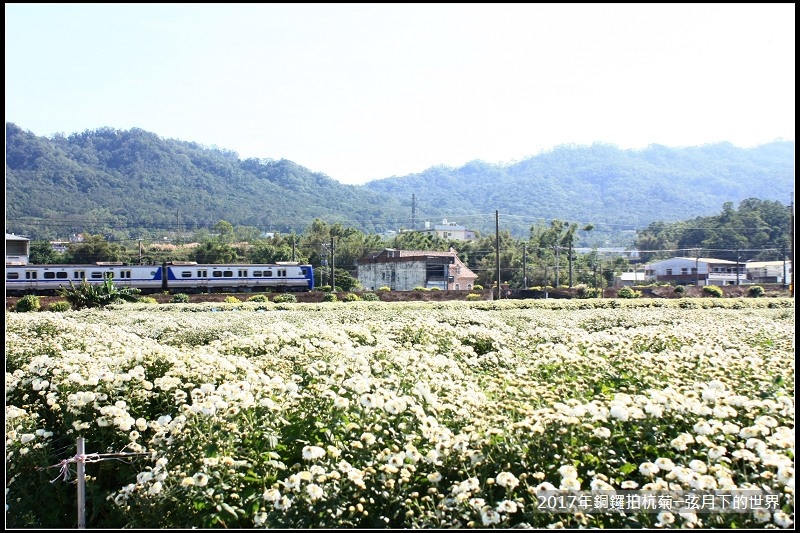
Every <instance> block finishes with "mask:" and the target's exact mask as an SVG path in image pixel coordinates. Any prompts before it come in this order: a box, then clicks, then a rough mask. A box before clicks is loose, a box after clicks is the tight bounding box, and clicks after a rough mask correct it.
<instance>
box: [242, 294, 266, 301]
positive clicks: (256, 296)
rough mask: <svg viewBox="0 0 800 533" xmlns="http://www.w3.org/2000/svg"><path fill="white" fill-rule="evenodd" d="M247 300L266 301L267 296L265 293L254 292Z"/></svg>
mask: <svg viewBox="0 0 800 533" xmlns="http://www.w3.org/2000/svg"><path fill="white" fill-rule="evenodd" d="M247 301H248V302H268V301H269V297H268V296H267V295H266V294H254V295H253V296H251V297H250V298H248V299H247Z"/></svg>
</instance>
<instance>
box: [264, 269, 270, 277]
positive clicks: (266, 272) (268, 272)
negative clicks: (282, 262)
mask: <svg viewBox="0 0 800 533" xmlns="http://www.w3.org/2000/svg"><path fill="white" fill-rule="evenodd" d="M264 277H265V278H271V277H272V270H265V271H264Z"/></svg>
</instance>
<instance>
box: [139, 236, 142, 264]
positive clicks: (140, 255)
mask: <svg viewBox="0 0 800 533" xmlns="http://www.w3.org/2000/svg"><path fill="white" fill-rule="evenodd" d="M139 264H140V265H141V264H142V239H139Z"/></svg>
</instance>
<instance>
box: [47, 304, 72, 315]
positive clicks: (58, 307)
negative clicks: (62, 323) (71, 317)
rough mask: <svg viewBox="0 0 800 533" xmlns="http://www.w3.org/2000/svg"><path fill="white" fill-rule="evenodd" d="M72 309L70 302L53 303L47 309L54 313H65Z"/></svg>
mask: <svg viewBox="0 0 800 533" xmlns="http://www.w3.org/2000/svg"><path fill="white" fill-rule="evenodd" d="M70 309H72V306H71V305H69V302H53V303H51V304H50V305H49V306H48V307H47V310H48V311H52V312H53V313H63V312H64V311H69V310H70Z"/></svg>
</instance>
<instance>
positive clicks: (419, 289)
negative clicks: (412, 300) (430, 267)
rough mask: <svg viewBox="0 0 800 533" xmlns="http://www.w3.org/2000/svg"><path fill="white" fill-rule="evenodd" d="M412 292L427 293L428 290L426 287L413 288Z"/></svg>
mask: <svg viewBox="0 0 800 533" xmlns="http://www.w3.org/2000/svg"><path fill="white" fill-rule="evenodd" d="M414 290H415V291H429V290H430V289H428V288H426V287H414Z"/></svg>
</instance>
